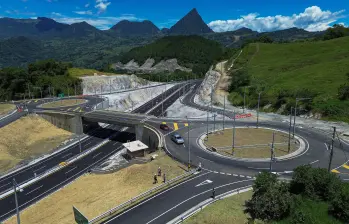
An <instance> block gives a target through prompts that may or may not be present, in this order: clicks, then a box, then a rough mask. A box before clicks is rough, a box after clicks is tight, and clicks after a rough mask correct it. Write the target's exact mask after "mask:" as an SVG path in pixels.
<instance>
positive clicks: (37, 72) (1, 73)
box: [0, 60, 81, 100]
mask: <svg viewBox="0 0 349 224" xmlns="http://www.w3.org/2000/svg"><path fill="white" fill-rule="evenodd" d="M71 67H72V65H71V64H70V63H61V62H56V61H54V60H45V61H39V62H35V63H32V64H29V65H28V67H27V68H26V69H24V68H4V69H1V70H0V100H16V99H23V98H40V97H41V94H42V96H43V97H45V96H48V95H51V96H52V95H53V96H57V95H58V94H60V93H65V94H66V95H68V94H69V93H74V92H75V90H76V91H77V93H79V92H81V84H80V82H81V80H79V79H77V78H75V77H72V76H71V75H69V72H68V69H69V68H71Z"/></svg>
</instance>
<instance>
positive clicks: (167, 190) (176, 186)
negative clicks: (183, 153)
mask: <svg viewBox="0 0 349 224" xmlns="http://www.w3.org/2000/svg"><path fill="white" fill-rule="evenodd" d="M209 173H211V172H207V173H203V174H200V175H199V176H196V177H194V178H191V179H189V180H186V181H183V182H181V183H180V184H178V185H176V186H173V187H171V188H169V189H167V190H165V191H161V192H160V193H159V194H157V195H154V196H153V197H151V198H148V199H147V200H144V201H142V202H141V203H139V204H138V205H136V206H134V207H132V208H130V209H128V210H126V211H124V212H123V213H121V214H119V215H118V216H115V217H113V218H111V219H109V221H107V222H106V223H110V222H111V221H113V220H114V219H117V218H118V217H120V216H122V215H123V214H125V213H126V212H129V211H131V210H133V209H135V208H137V207H138V206H140V205H142V204H144V203H146V202H148V201H150V200H152V199H154V198H156V197H157V196H160V195H162V194H163V193H166V192H167V191H169V190H172V189H173V188H175V187H178V186H180V185H182V184H184V183H186V182H189V181H192V180H194V179H196V178H198V177H201V176H203V175H206V174H209ZM14 210H15V209H14Z"/></svg>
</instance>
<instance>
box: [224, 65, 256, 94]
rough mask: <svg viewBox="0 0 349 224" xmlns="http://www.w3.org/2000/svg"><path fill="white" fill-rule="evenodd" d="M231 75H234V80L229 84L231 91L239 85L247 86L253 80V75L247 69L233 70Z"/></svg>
mask: <svg viewBox="0 0 349 224" xmlns="http://www.w3.org/2000/svg"><path fill="white" fill-rule="evenodd" d="M230 76H231V77H232V81H231V84H230V86H229V92H232V91H236V90H237V89H238V88H239V87H242V86H247V85H249V84H250V81H251V77H250V75H249V74H248V72H247V70H246V69H240V70H238V71H235V72H232V73H231V74H230Z"/></svg>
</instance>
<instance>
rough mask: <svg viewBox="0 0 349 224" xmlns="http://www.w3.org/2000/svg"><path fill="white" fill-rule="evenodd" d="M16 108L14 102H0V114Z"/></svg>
mask: <svg viewBox="0 0 349 224" xmlns="http://www.w3.org/2000/svg"><path fill="white" fill-rule="evenodd" d="M14 109H16V106H15V105H14V104H2V103H0V116H1V115H6V114H7V113H9V112H11V111H13V110H14Z"/></svg>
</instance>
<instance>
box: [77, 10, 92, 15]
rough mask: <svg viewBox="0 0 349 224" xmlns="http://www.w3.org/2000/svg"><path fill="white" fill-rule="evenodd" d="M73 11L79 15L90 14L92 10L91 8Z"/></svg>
mask: <svg viewBox="0 0 349 224" xmlns="http://www.w3.org/2000/svg"><path fill="white" fill-rule="evenodd" d="M74 13H76V14H79V15H92V14H93V13H92V11H91V10H87V11H74Z"/></svg>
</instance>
